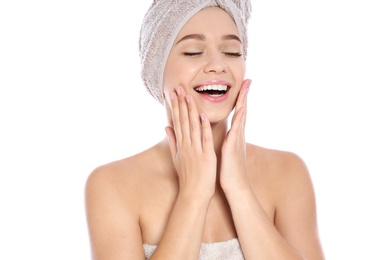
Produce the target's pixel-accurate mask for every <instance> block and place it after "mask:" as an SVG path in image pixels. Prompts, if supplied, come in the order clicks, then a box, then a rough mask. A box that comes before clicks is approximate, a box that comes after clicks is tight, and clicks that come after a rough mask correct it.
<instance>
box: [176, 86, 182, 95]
mask: <svg viewBox="0 0 390 260" xmlns="http://www.w3.org/2000/svg"><path fill="white" fill-rule="evenodd" d="M176 93H177V95H178V96H180V95H181V88H180V87H177V88H176Z"/></svg>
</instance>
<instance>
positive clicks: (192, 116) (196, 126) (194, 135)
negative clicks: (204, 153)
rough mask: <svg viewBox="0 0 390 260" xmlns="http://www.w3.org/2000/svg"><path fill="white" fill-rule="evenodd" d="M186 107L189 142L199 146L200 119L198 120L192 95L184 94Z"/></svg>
mask: <svg viewBox="0 0 390 260" xmlns="http://www.w3.org/2000/svg"><path fill="white" fill-rule="evenodd" d="M186 101H187V107H188V115H189V124H190V125H189V127H190V136H191V143H192V144H194V145H196V146H198V147H199V148H200V147H201V131H200V120H199V112H198V108H197V107H196V104H195V102H194V99H193V98H192V96H190V95H187V96H186Z"/></svg>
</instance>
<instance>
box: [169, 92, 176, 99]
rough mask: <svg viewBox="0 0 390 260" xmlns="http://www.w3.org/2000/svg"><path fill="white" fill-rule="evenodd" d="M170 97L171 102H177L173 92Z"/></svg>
mask: <svg viewBox="0 0 390 260" xmlns="http://www.w3.org/2000/svg"><path fill="white" fill-rule="evenodd" d="M170 97H171V101H173V100H175V93H173V92H171V94H170Z"/></svg>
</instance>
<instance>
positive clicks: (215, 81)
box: [194, 79, 232, 103]
mask: <svg viewBox="0 0 390 260" xmlns="http://www.w3.org/2000/svg"><path fill="white" fill-rule="evenodd" d="M207 85H227V86H228V89H227V90H226V93H225V94H223V95H222V96H220V97H213V96H210V95H207V94H201V93H198V92H196V91H195V92H196V93H197V94H198V95H200V96H201V97H202V98H203V99H205V100H208V101H211V102H215V103H218V102H223V101H225V100H226V99H227V98H228V95H229V90H230V88H231V86H232V85H231V84H230V83H229V82H227V81H226V80H219V79H213V80H207V81H204V82H202V83H200V84H197V85H196V86H195V87H194V90H195V88H197V87H201V86H207Z"/></svg>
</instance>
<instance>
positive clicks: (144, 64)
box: [139, 0, 252, 104]
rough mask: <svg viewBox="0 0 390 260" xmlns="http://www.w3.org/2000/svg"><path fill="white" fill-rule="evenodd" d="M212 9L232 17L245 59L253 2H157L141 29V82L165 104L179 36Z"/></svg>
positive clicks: (215, 0)
mask: <svg viewBox="0 0 390 260" xmlns="http://www.w3.org/2000/svg"><path fill="white" fill-rule="evenodd" d="M209 6H218V7H220V8H222V9H223V10H225V11H226V12H227V13H228V14H229V15H230V16H231V17H232V18H233V20H234V22H235V23H236V25H237V28H238V31H239V33H240V37H241V39H242V41H243V48H244V53H243V56H244V59H246V54H247V46H248V39H247V23H248V20H249V18H250V14H251V11H252V7H251V2H250V0H154V1H153V3H152V5H151V6H150V7H149V9H148V11H147V13H146V15H145V17H144V21H143V24H142V27H141V32H140V38H139V54H140V58H141V77H142V80H143V82H144V84H145V86H146V88H147V90H148V92H149V93H150V94H151V95H152V96H153V97H154V98H155V99H157V100H158V101H159V102H160V103H162V104H163V103H164V100H163V92H162V82H163V74H164V68H165V63H166V61H167V58H168V55H169V52H170V50H171V48H172V45H173V43H174V41H175V39H176V36H177V34H178V33H179V31H180V30H181V28H182V27H183V26H184V24H185V23H186V22H187V21H188V20H189V19H190V18H191V17H192V16H193V15H195V14H196V13H197V12H199V11H200V10H202V9H203V8H206V7H209Z"/></svg>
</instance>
